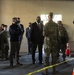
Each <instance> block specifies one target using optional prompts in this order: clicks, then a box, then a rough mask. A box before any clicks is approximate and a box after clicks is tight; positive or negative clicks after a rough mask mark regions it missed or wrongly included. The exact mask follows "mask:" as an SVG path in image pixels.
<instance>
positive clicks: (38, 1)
mask: <svg viewBox="0 0 74 75" xmlns="http://www.w3.org/2000/svg"><path fill="white" fill-rule="evenodd" d="M0 1H1V2H0V11H1V13H0V23H1V24H2V23H4V24H6V25H8V26H10V25H11V23H12V18H13V17H20V18H21V23H22V24H23V25H24V28H26V27H27V26H28V23H29V22H34V21H35V20H36V17H37V16H38V15H40V14H48V13H49V12H50V11H52V12H53V13H54V14H62V16H63V23H64V24H65V27H66V29H67V31H68V33H69V37H70V43H71V42H72V43H71V44H72V49H71V50H73V45H74V43H73V42H74V34H73V33H74V25H73V23H72V22H73V20H74V16H73V15H74V2H73V1H49V0H0ZM21 51H24V52H26V51H27V40H26V37H25V34H24V38H23V42H22V47H21Z"/></svg>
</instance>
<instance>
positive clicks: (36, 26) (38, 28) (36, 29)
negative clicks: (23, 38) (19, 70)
mask: <svg viewBox="0 0 74 75" xmlns="http://www.w3.org/2000/svg"><path fill="white" fill-rule="evenodd" d="M30 37H31V42H32V45H33V48H32V61H33V64H35V51H36V48H37V46H38V51H39V64H42V45H43V39H44V37H43V24H42V23H41V18H40V16H38V17H37V18H36V22H34V23H33V24H32V27H31V36H30Z"/></svg>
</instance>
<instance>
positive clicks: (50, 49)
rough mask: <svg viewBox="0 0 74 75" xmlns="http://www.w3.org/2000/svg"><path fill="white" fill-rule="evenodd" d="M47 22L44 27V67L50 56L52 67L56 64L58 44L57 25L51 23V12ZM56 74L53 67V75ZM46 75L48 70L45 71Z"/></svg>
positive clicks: (47, 63)
mask: <svg viewBox="0 0 74 75" xmlns="http://www.w3.org/2000/svg"><path fill="white" fill-rule="evenodd" d="M48 18H49V21H48V23H46V25H45V26H44V37H45V38H44V51H45V60H44V66H48V65H49V56H50V53H51V56H52V65H53V64H56V61H57V46H58V45H57V44H58V40H57V39H58V25H57V24H56V23H55V22H53V21H52V18H53V13H52V12H51V13H50V14H49V16H48ZM55 72H56V68H55V67H53V73H55ZM45 73H46V75H48V69H46V70H45Z"/></svg>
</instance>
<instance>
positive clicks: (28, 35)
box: [26, 27, 31, 39]
mask: <svg viewBox="0 0 74 75" xmlns="http://www.w3.org/2000/svg"><path fill="white" fill-rule="evenodd" d="M30 33H31V29H29V27H27V28H26V38H27V39H30Z"/></svg>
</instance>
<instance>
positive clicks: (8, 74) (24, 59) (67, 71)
mask: <svg viewBox="0 0 74 75" xmlns="http://www.w3.org/2000/svg"><path fill="white" fill-rule="evenodd" d="M43 56H44V54H43ZM61 56H62V54H60V57H59V61H60V62H62V57H61ZM69 59H72V60H70V61H68V62H67V63H63V64H61V65H59V66H57V73H56V74H54V75H72V71H73V67H74V59H73V57H66V60H69ZM43 60H44V57H43ZM51 60H52V59H51V55H50V62H51ZM20 62H21V63H23V65H22V66H15V59H14V68H9V60H7V61H6V60H3V61H0V75H27V74H28V73H30V72H33V71H36V70H39V69H41V68H43V67H44V65H43V64H42V65H40V64H38V53H36V62H37V63H36V64H35V65H33V64H32V60H31V55H27V53H25V54H24V53H23V54H21V57H20ZM32 75H44V71H41V72H38V73H35V74H32ZM49 75H53V74H52V68H50V69H49Z"/></svg>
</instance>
